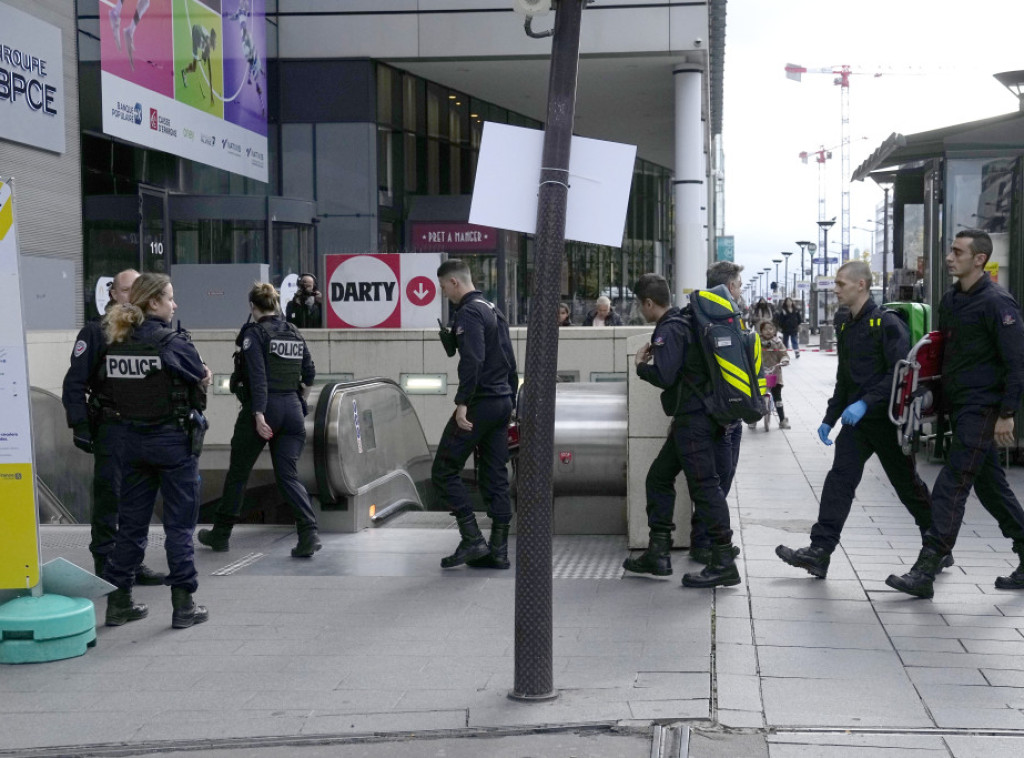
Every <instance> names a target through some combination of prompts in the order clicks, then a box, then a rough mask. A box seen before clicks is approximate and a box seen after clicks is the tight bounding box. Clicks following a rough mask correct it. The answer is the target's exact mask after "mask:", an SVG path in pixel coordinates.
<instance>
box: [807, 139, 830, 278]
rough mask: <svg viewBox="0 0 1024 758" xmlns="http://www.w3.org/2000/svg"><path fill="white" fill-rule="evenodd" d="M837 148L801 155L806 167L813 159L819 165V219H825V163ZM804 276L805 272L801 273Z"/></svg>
mask: <svg viewBox="0 0 1024 758" xmlns="http://www.w3.org/2000/svg"><path fill="white" fill-rule="evenodd" d="M835 149H836V146H835V145H833V146H832V147H825V146H824V145H822V146H821V147H819V148H818V149H817V150H804V151H801V153H800V160H801V161H803V162H804V164H805V165H806V164H807V163H809V162H810V160H811V158H813V159H814V162H815V163H817V164H818V218H819V219H824V218H825V161H828V160H831V159H832V151H833V150H835ZM800 273H801V274H803V272H800Z"/></svg>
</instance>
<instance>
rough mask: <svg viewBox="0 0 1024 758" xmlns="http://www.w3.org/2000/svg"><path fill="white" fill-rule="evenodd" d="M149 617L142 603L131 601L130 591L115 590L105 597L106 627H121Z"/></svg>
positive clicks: (147, 610) (147, 609)
mask: <svg viewBox="0 0 1024 758" xmlns="http://www.w3.org/2000/svg"><path fill="white" fill-rule="evenodd" d="M148 615H149V608H147V607H146V606H145V604H144V603H138V604H136V603H134V602H133V601H132V591H131V590H122V589H117V590H114V591H113V592H111V593H110V594H109V595H107V626H121V625H122V624H127V623H128V622H129V621H138V620H139V619H144V618H146V616H148Z"/></svg>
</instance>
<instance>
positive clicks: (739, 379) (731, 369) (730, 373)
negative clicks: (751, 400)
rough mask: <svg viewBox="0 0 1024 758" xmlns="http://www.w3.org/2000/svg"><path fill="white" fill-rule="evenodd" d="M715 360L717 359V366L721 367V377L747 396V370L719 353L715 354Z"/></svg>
mask: <svg viewBox="0 0 1024 758" xmlns="http://www.w3.org/2000/svg"><path fill="white" fill-rule="evenodd" d="M715 360H716V361H718V365H719V367H720V368H721V369H722V378H723V379H725V381H727V382H729V384H731V385H732V386H733V387H735V388H736V389H738V390H740V392H742V393H743V394H744V395H746V396H747V397H749V396H750V377H749V376H747V372H746V371H744V370H743V369H741V368H740V367H739V366H737V365H736V364H735V363H730V362H729V361H727V360H726V359H725V358H723V357H722V356H720V355H716V356H715Z"/></svg>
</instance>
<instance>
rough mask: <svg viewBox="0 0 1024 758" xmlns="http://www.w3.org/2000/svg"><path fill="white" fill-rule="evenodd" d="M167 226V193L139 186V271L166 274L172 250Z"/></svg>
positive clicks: (168, 269) (154, 188) (155, 188)
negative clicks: (169, 254) (168, 255)
mask: <svg viewBox="0 0 1024 758" xmlns="http://www.w3.org/2000/svg"><path fill="white" fill-rule="evenodd" d="M169 232H170V229H169V228H168V224H167V192H166V191H165V190H161V189H159V188H157V187H146V186H144V185H140V186H139V271H140V272H152V273H157V274H166V273H169V271H170V263H169V262H168V260H167V254H168V253H169V252H170V250H171V244H170V238H169Z"/></svg>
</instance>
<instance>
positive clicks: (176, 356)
mask: <svg viewBox="0 0 1024 758" xmlns="http://www.w3.org/2000/svg"><path fill="white" fill-rule="evenodd" d="M171 328H172V327H171V325H170V324H168V323H167V322H166V321H164V320H162V319H159V318H157V317H156V316H146V320H145V321H143V322H142V323H141V324H140V325H139V326H137V327H135V331H134V332H132V337H133V338H134V339H137V340H139V341H140V342H150V343H159V342H160V340H161V338H162V337H163V335H164V334H166V332H167V330H168V329H171ZM160 360H161V361H163V364H164V367H165V368H167V369H168V370H169V371H170V372H171V373H172V374H177V375H178V376H180V377H181V378H182V379H184V380H185V382H186V383H187V384H199V382H201V381H202V380H203V379H205V378H206V365H205V364H204V363H203V359H202V358H200V357H199V351H198V350H196V346H195V345H193V344H192V337H191V335H189V333H188V332H186V331H184V330H179V331H178V332H177V333H176V334H175V337H174V339H171V340H168V341H167V342H166V343H164V346H163V349H161V351H160Z"/></svg>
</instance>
